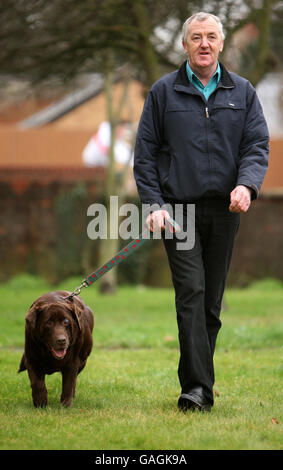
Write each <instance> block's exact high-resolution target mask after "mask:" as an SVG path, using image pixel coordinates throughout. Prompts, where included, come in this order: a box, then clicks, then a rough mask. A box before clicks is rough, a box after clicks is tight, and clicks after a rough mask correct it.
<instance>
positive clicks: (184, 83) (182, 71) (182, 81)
mask: <svg viewBox="0 0 283 470" xmlns="http://www.w3.org/2000/svg"><path fill="white" fill-rule="evenodd" d="M186 62H187V61H185V62H183V64H182V65H181V67H180V68H179V70H178V73H177V77H176V79H175V82H174V88H175V90H177V91H186V92H189V93H190V92H194V89H195V87H194V86H193V85H192V84H191V83H190V82H189V80H188V76H187V72H186ZM219 63H220V68H221V79H220V82H219V84H218V86H217V88H220V87H221V88H234V87H235V86H236V85H235V82H234V80H233V79H232V77H231V75H230V73H229V72H228V70H227V69H226V67H224V65H223V64H222V63H221V62H219ZM184 87H185V89H184Z"/></svg>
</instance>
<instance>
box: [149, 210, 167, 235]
mask: <svg viewBox="0 0 283 470" xmlns="http://www.w3.org/2000/svg"><path fill="white" fill-rule="evenodd" d="M169 218H170V215H169V212H167V211H165V210H162V209H161V210H158V211H154V212H152V213H151V214H149V215H148V217H147V219H146V225H147V226H148V228H149V230H150V231H151V232H155V231H157V230H160V229H161V230H164V229H165V221H166V219H169Z"/></svg>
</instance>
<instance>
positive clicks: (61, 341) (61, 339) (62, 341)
mask: <svg viewBox="0 0 283 470" xmlns="http://www.w3.org/2000/svg"><path fill="white" fill-rule="evenodd" d="M56 343H57V345H58V346H61V347H64V346H66V338H65V336H58V338H57V339H56Z"/></svg>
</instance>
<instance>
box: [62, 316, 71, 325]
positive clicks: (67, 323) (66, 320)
mask: <svg viewBox="0 0 283 470" xmlns="http://www.w3.org/2000/svg"><path fill="white" fill-rule="evenodd" d="M69 323H70V320H69V319H68V318H65V319H64V320H63V325H66V326H67V325H69Z"/></svg>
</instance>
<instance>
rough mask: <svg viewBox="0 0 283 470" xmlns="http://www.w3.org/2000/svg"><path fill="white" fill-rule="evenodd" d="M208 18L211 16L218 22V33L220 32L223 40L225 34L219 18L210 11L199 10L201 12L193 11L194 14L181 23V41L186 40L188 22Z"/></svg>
mask: <svg viewBox="0 0 283 470" xmlns="http://www.w3.org/2000/svg"><path fill="white" fill-rule="evenodd" d="M208 18H212V19H213V20H214V21H216V23H217V24H218V27H219V30H220V33H221V38H222V39H223V40H224V39H225V34H224V32H223V26H222V23H221V21H220V19H219V18H218V16H215V15H213V14H212V13H205V12H203V11H201V12H199V13H195V14H194V15H192V16H190V18H188V19H187V20H186V21H185V23H184V24H183V29H182V41H183V43H185V42H186V40H187V36H188V33H189V25H190V23H191V22H192V21H193V20H198V21H205V20H207V19H208Z"/></svg>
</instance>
